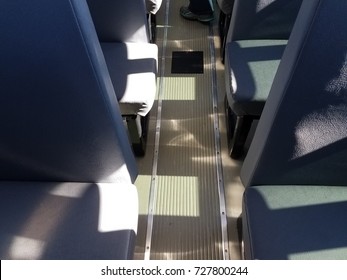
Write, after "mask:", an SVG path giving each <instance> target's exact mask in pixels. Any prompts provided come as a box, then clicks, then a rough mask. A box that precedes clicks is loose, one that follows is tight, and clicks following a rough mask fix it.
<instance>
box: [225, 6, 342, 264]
mask: <svg viewBox="0 0 347 280" xmlns="http://www.w3.org/2000/svg"><path fill="white" fill-rule="evenodd" d="M241 2H246V1H237V0H236V1H235V6H234V13H235V12H237V10H238V8H237V7H238V6H237V5H238V4H239V5H241ZM247 2H251V1H247ZM261 2H262V1H257V3H258V4H259V3H261ZM263 2H264V3H265V2H269V1H263ZM270 2H271V3H272V4H273V5H275V4H276V2H278V4H280V3H281V2H283V3H284V2H286V3H288V4H289V2H293V4H294V2H295V1H270ZM257 7H258V8H259V7H260V6H259V5H258V6H257ZM299 8H300V10H299V13H298V16H297V18H296V20H295V23H294V26H293V28H292V31H291V35H290V37H289V39H288V42H283V44H282V43H279V44H274V43H271V44H267V43H268V41H267V42H266V43H264V41H252V42H249V41H248V40H246V41H244V40H242V41H240V40H238V41H231V42H230V43H229V46H228V47H227V54H226V67H229V68H228V69H227V70H226V71H227V73H228V74H227V75H229V76H227V78H229V81H228V82H227V90H228V87H229V88H230V87H231V89H232V91H231V92H229V93H227V95H228V102H230V100H231V98H233V102H234V103H237V105H240V106H241V105H242V102H241V101H243V102H245V100H242V99H241V97H240V98H239V99H235V96H237V95H238V94H241V91H240V90H244V91H242V93H244V94H245V95H244V96H246V97H247V94H249V97H254V96H256V95H257V94H255V93H257V91H255V90H254V89H255V88H256V87H254V86H255V85H259V84H260V82H262V81H263V80H266V79H267V83H268V86H267V88H266V91H265V93H267V94H266V98H265V99H263V100H262V102H263V105H264V104H265V107H264V108H263V110H262V112H260V111H259V114H258V116H260V120H259V123H258V126H257V128H256V131H255V135H254V138H253V140H252V143H251V146H250V149H249V151H248V153H247V155H246V158H245V160H244V163H243V166H242V169H241V180H242V182H243V184H244V186H245V192H244V195H243V210H242V232H243V234H242V236H243V244H244V250H243V252H244V257H245V258H246V259H347V249H346V248H347V238H346V236H347V227H346V225H345V221H346V219H347V215H346V210H347V180H346V175H345V174H346V172H347V164H346V162H347V142H346V139H347V125H346V119H347V98H346V94H347V83H346V80H347V78H346V77H347V76H346V53H347V48H346V46H347V35H346V34H347V32H346V31H347V30H346V26H347V17H346V13H347V2H346V1H339V0H303V1H302V4H301V5H299ZM264 13H265V11H264ZM233 16H235V14H233ZM274 18H276V17H274ZM232 21H233V19H232ZM234 21H237V18H236V19H234ZM230 28H232V26H230ZM235 28H236V27H235ZM233 34H234V33H233V32H232V33H231V35H233ZM257 42H258V43H257ZM259 42H261V44H259ZM277 42H278V41H277ZM277 45H280V47H277ZM269 46H271V47H270V48H269ZM284 46H285V47H284ZM249 49H251V50H249ZM264 49H267V51H264ZM279 49H281V50H279ZM282 53H283V54H282ZM260 56H262V58H260ZM275 60H277V61H278V62H276V65H274V63H273V62H274V61H275ZM259 61H261V63H260V64H259ZM275 68H278V69H276V70H275ZM268 69H270V71H271V73H272V74H271V75H270V76H271V79H269V75H268V73H267V72H268ZM228 71H229V72H228ZM247 81H248V84H247ZM249 81H252V84H249ZM263 88H265V86H263ZM246 92H247V94H246ZM230 97H231V98H230ZM263 97H264V96H263ZM248 101H249V100H248V99H247V102H246V103H247V104H248V105H251V103H249V102H248ZM265 101H266V102H265ZM230 103H231V102H230ZM229 105H230V104H229ZM231 106H234V105H231ZM229 108H230V107H229ZM233 108H234V107H231V108H230V109H231V110H233ZM243 108H244V107H243ZM261 109H262V108H261ZM233 113H234V111H233ZM260 113H261V115H260ZM234 137H235V135H234Z"/></svg>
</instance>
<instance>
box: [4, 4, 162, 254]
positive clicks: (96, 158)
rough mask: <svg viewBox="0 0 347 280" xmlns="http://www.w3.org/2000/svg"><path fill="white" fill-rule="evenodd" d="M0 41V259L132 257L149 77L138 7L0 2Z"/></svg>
mask: <svg viewBox="0 0 347 280" xmlns="http://www.w3.org/2000/svg"><path fill="white" fill-rule="evenodd" d="M0 41H1V44H0V61H1V63H0V73H1V74H0V76H1V83H0V100H1V102H0V115H1V129H0V205H1V206H0V208H1V211H0V216H1V218H0V220H1V227H0V258H1V259H129V258H132V256H133V252H134V246H135V237H136V230H137V219H138V197H137V190H136V187H135V186H134V185H133V183H134V181H135V179H136V177H137V167H136V162H135V158H134V155H133V151H135V154H138V155H142V154H143V153H144V151H145V146H144V144H145V136H146V133H147V132H146V123H147V121H148V113H149V111H150V109H151V107H152V104H153V102H154V97H155V91H156V71H157V47H156V45H154V44H150V43H149V30H148V25H147V17H146V10H145V3H144V1H143V0H133V1H129V2H127V3H126V4H125V3H118V2H117V1H96V0H88V1H86V0H60V1H55V0H36V1H30V2H28V1H1V3H0ZM124 119H125V120H126V121H127V123H128V126H127V128H128V129H126V126H125V125H124ZM146 119H147V120H146ZM129 138H130V140H131V141H129ZM130 143H131V144H132V148H133V150H132V148H131V145H130Z"/></svg>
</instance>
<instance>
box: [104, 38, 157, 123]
mask: <svg viewBox="0 0 347 280" xmlns="http://www.w3.org/2000/svg"><path fill="white" fill-rule="evenodd" d="M101 47H102V50H103V53H104V56H105V60H106V64H107V68H108V70H109V73H110V76H111V80H112V83H113V87H114V90H115V92H116V95H117V99H118V102H119V107H120V110H121V113H122V114H123V115H133V114H138V115H141V116H145V115H146V114H147V113H148V112H149V111H150V110H151V108H152V106H153V103H154V100H155V94H156V73H157V59H158V47H157V46H156V45H155V44H149V43H101Z"/></svg>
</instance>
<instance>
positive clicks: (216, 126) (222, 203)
mask: <svg viewBox="0 0 347 280" xmlns="http://www.w3.org/2000/svg"><path fill="white" fill-rule="evenodd" d="M209 32H210V36H209V46H210V56H211V66H212V92H213V98H212V101H213V122H214V136H215V152H216V165H217V166H216V168H217V179H218V180H217V184H218V194H219V208H220V218H221V227H222V229H221V230H222V242H223V243H222V247H223V259H224V260H229V259H230V254H229V240H228V219H227V209H226V201H225V189H224V179H223V166H222V158H221V138H220V132H219V120H218V88H217V70H216V51H215V44H214V32H213V26H212V25H210V29H209Z"/></svg>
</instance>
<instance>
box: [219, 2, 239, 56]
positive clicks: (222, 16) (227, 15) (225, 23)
mask: <svg viewBox="0 0 347 280" xmlns="http://www.w3.org/2000/svg"><path fill="white" fill-rule="evenodd" d="M234 1H235V0H217V4H218V7H219V10H220V11H219V19H218V29H219V37H220V41H221V52H220V53H221V58H222V62H223V63H224V54H225V44H226V38H227V34H228V30H229V25H230V20H231V14H232V12H233V6H234Z"/></svg>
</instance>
